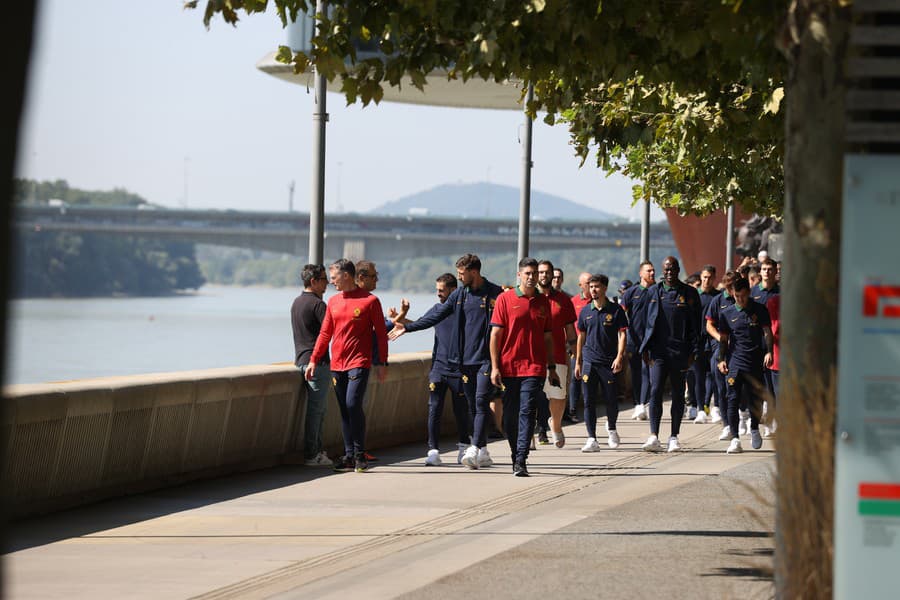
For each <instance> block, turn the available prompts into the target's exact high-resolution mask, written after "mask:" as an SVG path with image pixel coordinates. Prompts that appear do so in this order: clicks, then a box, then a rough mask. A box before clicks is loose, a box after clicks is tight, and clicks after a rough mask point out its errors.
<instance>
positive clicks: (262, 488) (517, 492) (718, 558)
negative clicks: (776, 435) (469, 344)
mask: <svg viewBox="0 0 900 600" xmlns="http://www.w3.org/2000/svg"><path fill="white" fill-rule="evenodd" d="M666 413H668V410H666ZM622 417H623V419H622V420H621V421H620V424H619V432H620V435H621V436H622V441H623V443H622V446H621V448H620V449H618V450H609V449H605V447H604V450H603V451H601V452H598V453H595V454H582V453H581V452H580V447H581V445H582V444H583V443H584V437H585V434H584V428H583V426H582V425H580V424H579V425H571V426H568V427H566V429H565V431H566V435H567V442H568V443H567V445H566V447H565V448H563V449H555V448H553V447H550V446H539V449H538V450H537V451H535V452H533V453H532V456H531V458H530V460H529V465H530V470H531V472H532V476H531V477H530V478H527V479H525V478H516V477H513V476H512V475H511V469H510V464H509V453H508V448H507V447H506V442H505V441H494V442H492V443H491V445H490V450H491V453H492V455H493V456H494V459H495V461H496V464H495V466H494V467H492V468H488V469H483V470H480V471H475V472H471V471H468V470H467V469H465V468H464V467H462V466H460V465H457V464H456V462H455V455H456V452H455V448H454V451H453V452H449V451H448V452H445V453H444V454H443V459H444V461H445V466H443V467H438V468H434V467H430V468H426V467H424V466H423V462H422V456H421V455H422V454H423V450H422V448H420V447H412V446H405V447H398V448H392V449H388V450H383V451H380V452H378V454H379V456H380V458H381V460H380V461H379V462H377V463H373V467H374V468H373V469H372V470H371V471H370V472H369V473H365V474H356V473H346V474H340V475H339V474H332V473H331V472H330V470H327V469H312V468H305V467H301V466H296V467H294V466H285V467H281V468H277V469H272V470H269V471H264V472H257V473H250V474H245V475H241V476H235V477H230V478H225V479H219V480H215V481H210V482H205V483H198V484H191V485H187V486H183V487H180V488H173V489H169V490H165V491H161V492H156V493H152V494H144V495H139V496H133V497H130V498H126V499H122V500H116V501H110V502H105V503H101V504H97V505H94V506H91V507H86V508H83V509H78V510H72V511H67V512H63V513H58V514H55V515H50V516H47V517H43V518H40V519H34V520H30V521H25V522H22V523H19V524H18V525H17V526H16V528H15V530H14V531H13V532H12V539H11V540H10V542H11V550H10V551H9V552H8V554H6V556H5V563H6V564H5V567H6V569H5V570H6V575H7V590H6V591H7V595H8V597H11V598H54V597H60V598H62V597H65V598H122V597H129V598H141V597H143V598H186V597H195V596H200V597H204V598H228V597H241V598H258V597H272V596H279V597H281V596H283V597H310V598H312V597H314V598H332V597H333V598H348V597H357V598H393V597H397V596H399V595H402V594H410V597H428V598H451V597H452V598H460V597H511V596H512V595H513V594H516V593H518V594H519V595H518V597H520V598H528V597H548V596H549V597H554V596H557V595H559V596H560V597H569V598H577V597H587V596H590V597H595V596H598V595H599V596H600V597H626V598H643V597H650V596H657V595H659V594H664V595H666V596H667V597H673V598H679V597H692V598H703V597H710V598H713V597H715V598H721V597H738V596H740V597H756V596H759V597H766V596H767V595H769V594H770V593H771V591H770V588H769V586H770V581H769V580H768V579H767V577H766V576H765V574H764V569H760V565H763V564H765V563H766V562H768V563H769V564H771V559H770V558H769V557H768V556H767V555H768V554H769V553H770V552H771V547H772V541H771V539H770V538H769V537H768V536H769V535H770V533H771V529H772V527H773V521H772V520H771V519H769V517H770V516H771V515H770V514H769V513H770V512H771V511H770V510H769V511H767V510H766V507H763V506H759V501H758V500H757V499H754V496H753V493H752V491H751V490H752V489H753V488H755V489H756V490H757V491H758V492H759V493H760V494H762V495H763V496H766V497H771V496H772V487H773V484H772V481H771V470H772V468H773V465H774V461H773V450H772V447H771V446H770V444H769V442H766V443H765V445H764V446H763V449H762V450H760V451H746V452H745V453H744V454H743V455H736V456H727V455H725V453H724V448H725V443H724V442H719V441H718V440H717V434H718V432H719V431H720V429H719V427H718V426H717V425H693V424H686V425H685V426H684V427H683V428H682V435H681V440H682V444H683V445H684V447H685V449H686V451H685V452H684V453H682V454H679V455H665V454H661V455H650V454H646V453H642V452H640V450H639V447H640V443H641V442H642V441H643V439H644V437H645V436H646V434H647V424H646V422H643V423H636V422H633V421H630V420H627V415H626V413H625V412H624V411H623V413H622ZM668 429H669V426H668V424H667V423H666V422H664V423H663V426H662V431H663V433H664V434H667V433H668ZM601 432H602V424H601ZM747 445H748V446H749V444H747ZM454 446H455V445H454V444H452V443H446V444H445V447H446V448H451V447H454ZM744 481H747V482H749V483H750V487H748V486H747V485H746V484H745V483H743V482H744ZM742 505H751V506H752V508H754V509H755V510H757V511H758V512H760V513H762V514H763V515H764V516H765V517H766V518H767V522H765V523H761V522H758V521H756V520H755V519H754V518H752V517H751V513H750V512H749V511H748V510H747V508H746V507H742ZM754 505H755V506H754ZM767 590H769V592H768V593H767ZM473 595H474V596H473Z"/></svg>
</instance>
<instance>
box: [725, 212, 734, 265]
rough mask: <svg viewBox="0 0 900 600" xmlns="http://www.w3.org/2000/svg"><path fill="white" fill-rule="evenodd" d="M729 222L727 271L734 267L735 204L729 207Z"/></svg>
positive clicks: (726, 254) (726, 252)
mask: <svg viewBox="0 0 900 600" xmlns="http://www.w3.org/2000/svg"><path fill="white" fill-rule="evenodd" d="M727 214H728V217H727V218H726V219H725V220H726V221H727V222H728V224H727V225H726V227H727V229H726V231H725V272H726V273H727V272H728V271H730V270H731V269H733V268H734V204H733V203H732V204H731V205H730V206H729V207H728V213H727Z"/></svg>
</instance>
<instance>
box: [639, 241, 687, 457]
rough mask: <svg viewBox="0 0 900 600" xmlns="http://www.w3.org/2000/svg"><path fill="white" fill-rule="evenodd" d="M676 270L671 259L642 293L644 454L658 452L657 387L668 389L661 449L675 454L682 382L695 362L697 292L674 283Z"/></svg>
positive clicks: (659, 402)
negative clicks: (646, 399)
mask: <svg viewBox="0 0 900 600" xmlns="http://www.w3.org/2000/svg"><path fill="white" fill-rule="evenodd" d="M680 272H681V266H680V265H679V264H678V259H677V258H675V257H674V256H667V257H666V259H665V260H664V261H663V264H662V281H660V282H659V283H657V284H655V285H653V286H652V287H650V289H648V290H647V295H648V296H649V300H648V302H647V324H646V329H645V330H644V336H643V339H642V340H641V346H640V353H641V356H642V357H643V359H644V361H645V362H646V363H647V365H648V366H649V367H650V437H648V438H647V441H646V442H645V443H644V445H643V449H644V451H646V452H659V451H660V450H662V446H661V444H660V443H659V428H660V421H661V420H662V395H663V384H664V382H665V379H666V378H668V379H669V381H670V382H671V387H672V406H671V416H672V434H671V435H670V436H669V443H668V446H667V447H666V450H667V451H668V452H678V451H679V450H681V444H680V443H679V442H678V433H679V431H680V430H681V419H682V418H683V417H684V378H685V373H686V372H687V370H688V369H689V368H691V365H692V364H693V362H694V361H696V360H698V358H699V357H700V352H701V350H702V347H701V338H700V322H701V319H702V309H701V305H700V296H699V295H698V294H697V290H696V289H694V288H693V287H691V286H689V285H687V284H686V283H683V282H682V281H681V280H679V279H678V274H679V273H680Z"/></svg>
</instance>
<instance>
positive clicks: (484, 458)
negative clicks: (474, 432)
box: [476, 448, 494, 469]
mask: <svg viewBox="0 0 900 600" xmlns="http://www.w3.org/2000/svg"><path fill="white" fill-rule="evenodd" d="M476 460H477V461H478V468H479V469H480V468H481V467H490V466H493V464H494V459H492V458H491V453H490V452H488V449H487V448H479V449H478V458H477V459H476Z"/></svg>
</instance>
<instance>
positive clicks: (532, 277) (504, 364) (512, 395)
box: [491, 258, 559, 477]
mask: <svg viewBox="0 0 900 600" xmlns="http://www.w3.org/2000/svg"><path fill="white" fill-rule="evenodd" d="M537 272H538V262H537V260H535V259H533V258H523V259H522V260H520V261H519V285H518V286H517V287H516V288H515V289H512V290H507V291H505V292H503V293H502V294H500V296H498V297H497V303H496V304H495V306H494V314H493V316H492V318H491V382H492V383H493V384H494V385H496V386H497V387H502V388H503V429H504V430H505V431H506V438H507V441H508V442H509V449H510V451H511V452H512V460H513V474H514V475H515V476H516V477H528V468H527V467H526V464H525V463H526V461H527V459H528V450H529V448H530V447H531V437H532V436H533V435H534V423H535V408H536V404H537V397H538V394H539V393H540V390H541V388H542V387H543V385H544V380H545V379H549V381H550V383H551V385H557V386H558V385H559V377H558V376H557V375H556V365H555V364H548V362H549V359H552V358H553V337H552V335H551V329H552V327H551V326H552V321H551V317H550V303H549V302H548V301H547V297H546V296H545V295H543V294H541V293H540V292H538V290H537ZM548 370H549V375H548V374H547V371H548Z"/></svg>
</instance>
